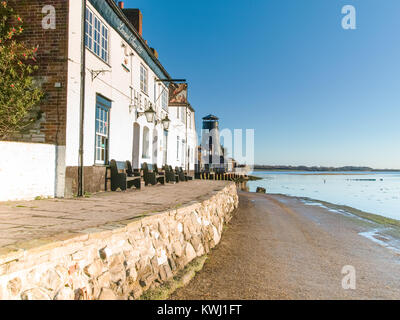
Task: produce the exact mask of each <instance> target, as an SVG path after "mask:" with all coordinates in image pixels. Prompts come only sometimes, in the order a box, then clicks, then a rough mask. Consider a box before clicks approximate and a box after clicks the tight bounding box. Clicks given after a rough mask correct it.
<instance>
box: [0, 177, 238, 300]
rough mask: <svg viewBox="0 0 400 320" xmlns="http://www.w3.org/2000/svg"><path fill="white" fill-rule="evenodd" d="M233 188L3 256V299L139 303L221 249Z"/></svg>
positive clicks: (0, 251) (0, 273)
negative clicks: (153, 289) (146, 293)
mask: <svg viewBox="0 0 400 320" xmlns="http://www.w3.org/2000/svg"><path fill="white" fill-rule="evenodd" d="M237 206H238V195H237V191H236V187H235V185H234V184H230V185H228V186H226V187H225V188H224V189H222V190H221V191H218V192H215V193H214V194H213V195H211V196H210V197H209V198H208V199H205V200H203V201H199V202H193V203H190V204H187V205H185V206H182V207H179V208H177V209H173V210H170V211H167V212H162V213H157V214H153V215H151V216H146V217H141V218H136V220H129V221H120V222H118V223H113V224H107V225H104V226H102V227H99V228H93V229H89V230H84V231H82V232H81V233H79V234H76V233H74V234H65V235H58V236H56V237H55V238H52V239H41V240H37V241H33V242H31V243H29V244H25V245H20V247H19V248H18V247H14V248H7V249H6V248H3V249H0V299H30V300H38V299H40V300H43V299H56V300H73V299H84V300H85V299H93V300H95V299H101V300H112V299H137V298H139V297H140V296H141V295H142V293H143V292H144V291H145V290H147V289H148V288H150V287H151V286H154V285H157V284H160V283H163V282H165V281H166V280H168V279H170V278H171V277H173V275H174V274H175V273H176V272H177V271H179V270H180V269H182V268H183V267H184V266H185V265H186V264H188V263H189V262H190V261H192V260H193V259H194V258H196V257H199V256H202V255H204V254H206V253H208V252H209V251H210V249H211V248H213V247H214V246H216V245H217V244H218V243H219V241H220V239H221V235H222V231H223V226H224V224H225V223H227V222H229V220H230V219H231V217H232V214H233V213H234V211H235V209H236V208H237Z"/></svg>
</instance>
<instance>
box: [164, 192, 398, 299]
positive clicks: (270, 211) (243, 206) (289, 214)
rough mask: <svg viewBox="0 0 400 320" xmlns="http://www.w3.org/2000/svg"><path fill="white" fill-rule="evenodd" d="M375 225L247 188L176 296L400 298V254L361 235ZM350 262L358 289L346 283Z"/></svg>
mask: <svg viewBox="0 0 400 320" xmlns="http://www.w3.org/2000/svg"><path fill="white" fill-rule="evenodd" d="M374 226H375V225H374V223H370V222H368V221H365V220H362V219H358V218H356V217H352V216H346V215H342V214H339V213H335V212H332V211H329V210H328V209H327V208H323V207H320V206H310V205H305V204H304V203H303V202H302V201H301V199H298V198H291V197H286V196H281V195H261V194H254V193H245V192H241V193H240V206H239V210H238V212H237V214H236V215H235V217H234V218H233V219H232V221H231V223H230V225H229V226H228V228H227V230H226V231H225V233H224V235H223V238H222V240H221V243H220V244H219V245H218V246H217V248H216V249H214V250H213V251H212V252H211V253H210V254H209V259H208V260H207V262H206V264H205V266H204V268H203V270H202V271H200V272H199V273H198V274H197V276H196V277H195V278H194V279H193V280H192V281H191V282H190V283H189V284H188V285H187V286H186V287H184V288H181V289H179V290H178V291H176V292H175V293H174V294H173V295H172V296H171V299H176V300H193V299H200V300H202V299H206V300H207V299H216V300H223V299H233V300H237V299H260V300H261V299H294V300H297V299H400V254H399V253H398V252H396V251H395V250H391V249H388V248H386V247H383V246H382V245H380V244H379V243H376V242H374V241H371V240H370V239H368V238H366V237H363V236H361V235H360V234H359V233H361V232H368V231H370V230H371V228H373V227H374ZM346 265H351V266H354V267H355V270H356V289H355V290H344V289H343V288H342V279H343V277H344V275H343V274H342V273H341V271H342V268H343V267H344V266H346Z"/></svg>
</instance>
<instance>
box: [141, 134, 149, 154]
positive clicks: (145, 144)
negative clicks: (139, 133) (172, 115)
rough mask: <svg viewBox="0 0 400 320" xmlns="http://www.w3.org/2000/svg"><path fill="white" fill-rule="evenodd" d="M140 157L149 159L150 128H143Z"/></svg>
mask: <svg viewBox="0 0 400 320" xmlns="http://www.w3.org/2000/svg"><path fill="white" fill-rule="evenodd" d="M142 146H143V147H142V150H143V152H142V158H144V159H150V129H149V128H147V127H144V128H143V143H142Z"/></svg>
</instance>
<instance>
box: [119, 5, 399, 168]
mask: <svg viewBox="0 0 400 320" xmlns="http://www.w3.org/2000/svg"><path fill="white" fill-rule="evenodd" d="M348 4H350V5H354V6H355V8H356V10H357V30H344V29H342V27H341V20H342V17H343V15H342V14H341V9H342V7H343V6H344V5H348ZM125 7H131V8H139V9H141V11H142V13H143V36H144V38H145V39H146V40H148V42H149V45H150V46H152V47H155V48H156V49H157V51H158V52H159V56H160V61H161V62H162V64H163V65H164V66H165V67H166V69H167V70H168V72H169V73H170V74H171V76H173V77H177V78H186V79H187V80H188V82H189V85H190V92H189V95H190V97H189V99H190V101H191V104H192V105H193V106H194V108H195V109H196V111H197V125H198V128H199V127H200V125H201V117H203V116H204V115H207V114H209V113H213V114H215V115H217V116H219V117H220V118H221V122H220V125H221V127H223V128H231V129H235V128H236V129H237V128H243V129H246V128H249V129H255V143H256V154H255V157H256V163H259V164H270V165H278V164H284V165H327V166H343V165H366V166H372V167H376V168H400V1H399V0H380V1H376V0H346V1H341V0H190V1H188V0H169V1H161V0H128V1H125Z"/></svg>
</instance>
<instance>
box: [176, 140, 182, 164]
mask: <svg viewBox="0 0 400 320" xmlns="http://www.w3.org/2000/svg"><path fill="white" fill-rule="evenodd" d="M180 140H181V139H180V138H179V136H178V137H176V160H179V145H180Z"/></svg>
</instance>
